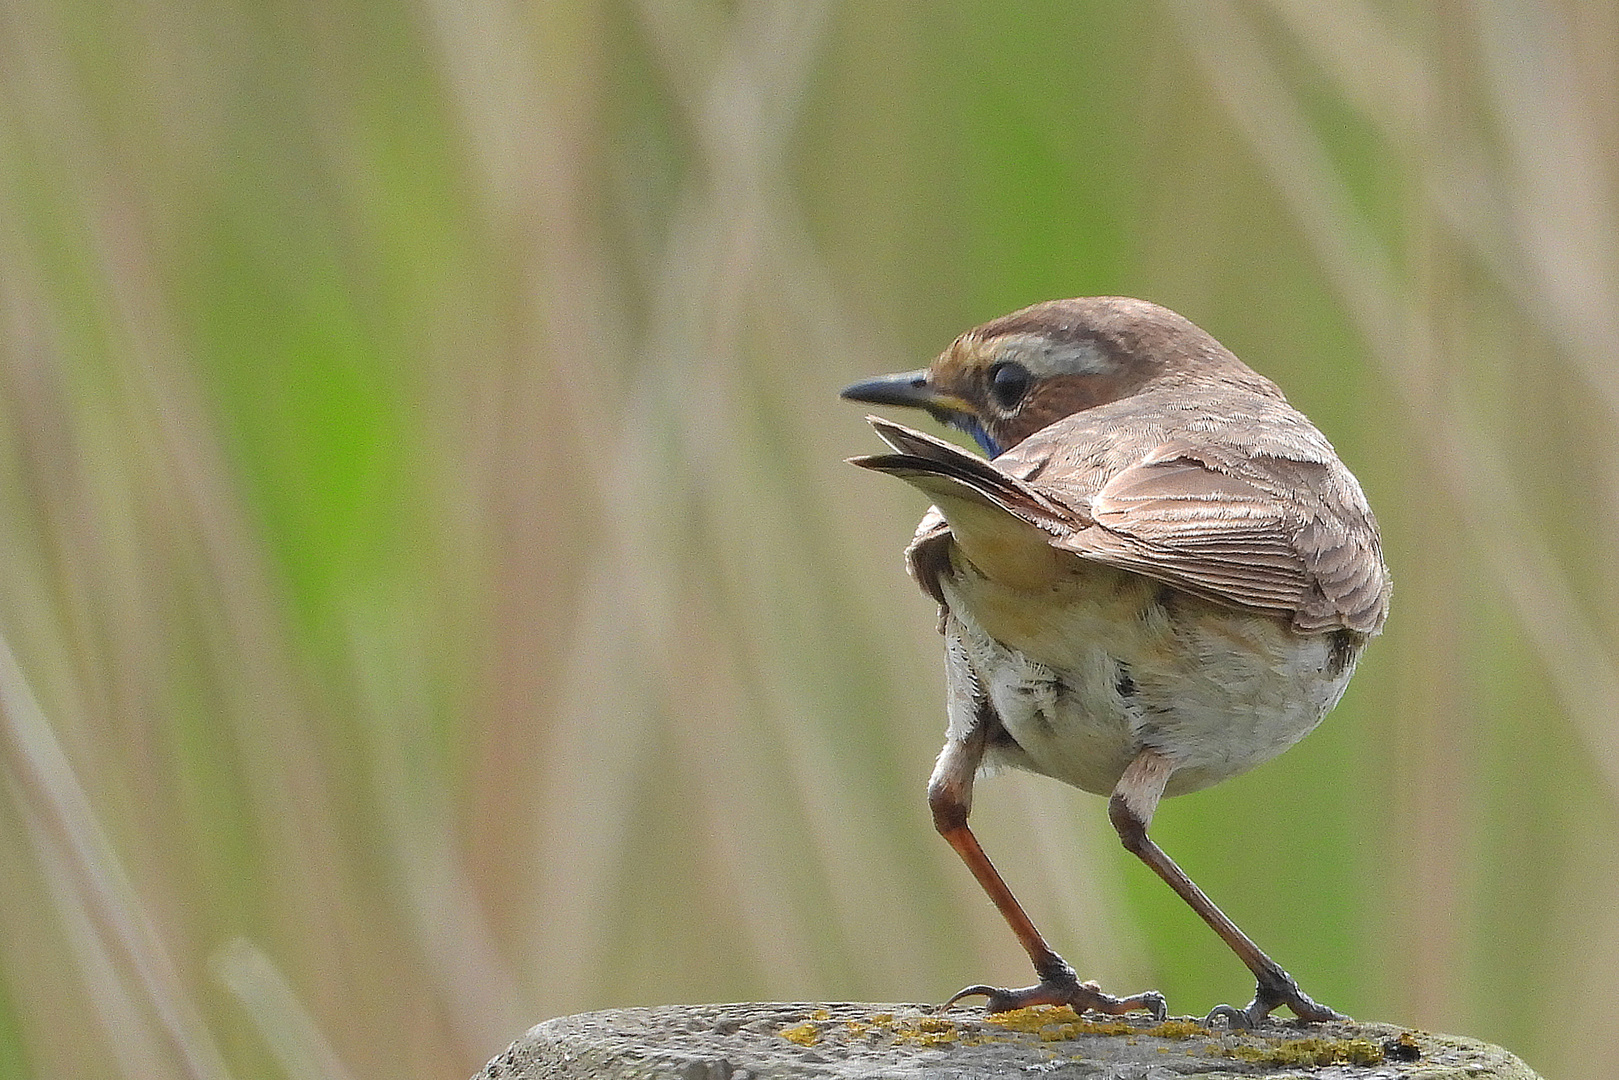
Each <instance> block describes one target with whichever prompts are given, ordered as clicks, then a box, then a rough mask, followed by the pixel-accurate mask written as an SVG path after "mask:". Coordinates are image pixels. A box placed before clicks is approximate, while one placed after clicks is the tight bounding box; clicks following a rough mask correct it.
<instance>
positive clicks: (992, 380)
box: [989, 360, 1032, 409]
mask: <svg viewBox="0 0 1619 1080" xmlns="http://www.w3.org/2000/svg"><path fill="white" fill-rule="evenodd" d="M1031 381H1032V380H1031V378H1030V375H1029V369H1028V368H1026V367H1024V366H1023V365H1022V364H1019V363H1016V362H1014V361H1011V360H1007V361H1003V362H1002V363H999V364H996V365H995V366H994V367H992V368H990V369H989V393H990V396H991V397H993V398H994V399H995V404H997V405H999V406H1000V407H1001V408H1003V409H1011V408H1015V407H1016V406H1017V403H1018V402H1020V401H1022V400H1023V395H1024V394H1027V393H1028V392H1029V383H1030V382H1031Z"/></svg>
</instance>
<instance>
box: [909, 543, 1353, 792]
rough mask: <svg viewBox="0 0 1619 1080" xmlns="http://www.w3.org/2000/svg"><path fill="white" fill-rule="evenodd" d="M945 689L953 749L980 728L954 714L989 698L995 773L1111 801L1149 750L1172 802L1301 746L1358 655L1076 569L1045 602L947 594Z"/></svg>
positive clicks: (1339, 643) (999, 593)
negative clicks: (1156, 755)
mask: <svg viewBox="0 0 1619 1080" xmlns="http://www.w3.org/2000/svg"><path fill="white" fill-rule="evenodd" d="M941 585H942V586H943V589H944V592H945V597H946V600H947V602H948V606H949V608H950V614H951V618H950V619H949V620H948V621H947V633H948V634H949V635H950V637H951V638H952V640H951V642H950V654H951V658H952V659H951V664H950V668H951V670H950V679H951V682H952V693H951V701H952V709H951V737H952V738H957V737H961V736H964V735H965V733H966V728H968V727H970V726H971V725H972V724H974V723H977V722H978V718H976V717H973V716H971V715H968V712H969V711H968V710H964V709H962V708H961V707H959V705H958V703H960V702H964V701H965V700H966V699H967V698H968V697H969V696H970V695H969V693H968V692H967V691H968V687H966V686H961V685H957V684H958V683H960V682H961V681H962V680H964V679H965V680H968V681H969V682H970V683H973V684H976V686H978V687H980V688H982V690H983V691H985V692H986V693H987V694H988V696H989V699H990V701H991V703H992V704H993V705H994V707H995V711H996V713H997V714H998V716H999V719H1000V722H1001V725H1002V726H1003V727H1004V728H1005V731H1006V734H1007V735H1009V736H1010V737H1011V739H1012V740H1013V742H1014V743H1015V745H1010V744H1008V743H1006V742H1005V741H1004V740H1003V741H1001V742H992V743H991V745H990V748H989V753H988V755H987V756H986V765H987V766H989V767H994V766H997V765H1010V766H1014V767H1018V768H1023V769H1028V770H1031V771H1034V772H1038V773H1043V774H1045V775H1047V776H1050V777H1053V778H1055V779H1058V780H1062V781H1064V782H1065V783H1069V784H1072V785H1074V786H1075V787H1078V788H1081V789H1083V790H1085V791H1091V792H1095V793H1097V794H1107V793H1109V792H1111V791H1112V790H1113V787H1114V785H1115V784H1116V783H1117V782H1118V779H1119V776H1120V775H1121V774H1122V773H1123V771H1124V768H1125V766H1126V765H1128V764H1129V763H1130V761H1131V760H1132V759H1134V758H1135V756H1136V755H1137V754H1139V753H1140V752H1141V751H1142V750H1143V749H1146V748H1148V747H1151V748H1153V749H1155V750H1157V751H1159V752H1160V753H1162V754H1164V755H1165V756H1166V757H1168V758H1169V759H1170V760H1171V761H1172V762H1174V764H1175V771H1174V773H1173V774H1172V776H1171V777H1170V780H1169V785H1168V788H1167V789H1166V794H1170V795H1176V794H1181V793H1184V792H1187V791H1196V790H1198V789H1199V788H1204V787H1207V786H1209V785H1210V784H1213V783H1216V782H1218V781H1220V780H1224V779H1226V778H1227V777H1231V776H1235V775H1237V774H1238V773H1242V772H1246V771H1247V770H1248V769H1251V768H1253V767H1254V766H1255V765H1258V764H1260V763H1261V762H1264V761H1268V760H1269V759H1270V758H1273V757H1275V756H1276V755H1277V754H1279V753H1281V752H1282V751H1283V750H1285V749H1287V748H1288V747H1289V746H1292V745H1293V744H1294V743H1296V742H1297V741H1298V740H1299V739H1301V738H1303V737H1304V736H1305V735H1306V734H1307V733H1309V731H1310V730H1311V729H1312V728H1314V727H1315V726H1316V725H1317V724H1318V723H1320V722H1321V718H1322V717H1323V716H1325V715H1326V713H1327V711H1328V710H1329V709H1331V708H1332V706H1333V705H1335V704H1336V703H1337V701H1338V698H1339V696H1340V695H1342V693H1343V691H1344V687H1345V686H1346V685H1347V684H1348V682H1349V676H1350V675H1351V674H1352V673H1353V671H1354V665H1355V660H1356V658H1357V657H1358V655H1359V652H1360V648H1361V641H1360V639H1359V638H1358V637H1354V636H1348V635H1347V634H1346V632H1340V633H1337V634H1332V633H1329V634H1300V633H1297V632H1295V631H1294V630H1292V629H1291V627H1289V625H1288V624H1287V622H1286V621H1285V620H1283V619H1281V618H1278V617H1275V616H1269V615H1264V614H1257V613H1246V612H1240V611H1236V610H1233V609H1231V608H1226V607H1222V606H1219V605H1216V604H1213V603H1210V602H1208V601H1204V600H1201V599H1198V598H1197V597H1193V596H1189V595H1187V594H1185V593H1179V592H1174V591H1172V590H1169V589H1166V588H1165V587H1163V586H1161V585H1159V584H1158V583H1156V582H1153V581H1151V580H1149V579H1147V578H1143V577H1140V576H1139V575H1135V574H1129V573H1125V572H1122V571H1117V570H1112V569H1110V568H1107V567H1102V566H1098V565H1096V564H1093V563H1084V562H1082V561H1080V560H1077V559H1076V560H1075V569H1074V571H1073V573H1072V574H1071V575H1070V578H1069V580H1067V581H1065V582H1063V583H1062V584H1060V585H1059V586H1058V587H1057V588H1056V589H1055V590H1053V592H1052V593H1051V594H1049V595H1041V596H1040V597H1038V598H1036V597H1033V596H1030V595H1029V594H1027V593H1018V592H1015V591H1013V590H1008V589H1005V588H1004V587H1002V586H999V585H996V584H995V583H993V582H991V581H988V580H987V579H985V578H983V577H982V576H981V575H978V574H976V573H974V572H973V571H972V570H971V569H967V570H966V571H965V572H961V573H957V574H955V575H949V574H947V575H944V576H943V577H942V579H941Z"/></svg>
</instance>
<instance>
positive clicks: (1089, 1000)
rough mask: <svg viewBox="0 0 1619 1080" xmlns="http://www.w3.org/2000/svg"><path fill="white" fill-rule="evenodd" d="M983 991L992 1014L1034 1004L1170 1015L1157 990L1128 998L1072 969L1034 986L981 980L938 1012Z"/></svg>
mask: <svg viewBox="0 0 1619 1080" xmlns="http://www.w3.org/2000/svg"><path fill="white" fill-rule="evenodd" d="M980 994H982V995H983V996H984V998H985V999H986V1001H985V1003H984V1007H985V1009H986V1010H987V1011H988V1012H992V1013H1002V1012H1011V1011H1012V1010H1013V1009H1026V1008H1028V1007H1029V1006H1031V1005H1067V1006H1070V1007H1071V1008H1072V1009H1073V1010H1074V1011H1075V1012H1076V1013H1081V1014H1083V1013H1084V1012H1085V1011H1086V1010H1087V1009H1089V1010H1090V1011H1092V1012H1098V1013H1103V1014H1106V1015H1108V1016H1123V1015H1124V1014H1125V1013H1128V1012H1133V1011H1135V1010H1138V1009H1141V1010H1145V1011H1146V1012H1147V1013H1149V1014H1150V1015H1151V1016H1152V1021H1153V1023H1155V1024H1161V1023H1163V1022H1164V1019H1165V1018H1166V1017H1168V1015H1169V1005H1168V1003H1167V1002H1166V1001H1165V1000H1164V995H1162V994H1160V993H1159V992H1158V991H1156V990H1146V991H1143V992H1142V993H1139V994H1131V995H1130V996H1129V997H1122V998H1121V997H1114V996H1113V995H1112V994H1109V993H1106V992H1104V991H1103V990H1102V988H1101V987H1099V986H1097V985H1096V984H1095V983H1094V982H1080V981H1079V980H1078V979H1077V978H1075V977H1074V975H1073V973H1072V972H1069V973H1068V974H1067V975H1066V976H1064V975H1061V974H1058V975H1054V976H1053V975H1048V976H1046V977H1045V978H1043V979H1041V980H1040V982H1038V983H1036V984H1035V985H1034V986H1025V987H1022V988H1021V989H1017V990H1009V989H1006V988H1005V987H999V986H986V985H984V984H982V983H980V984H977V985H974V986H969V987H966V988H965V989H962V990H958V991H956V993H955V994H953V995H951V997H950V1000H949V1001H946V1002H945V1003H944V1004H943V1005H940V1006H939V1011H940V1012H944V1011H945V1010H946V1009H948V1008H950V1007H951V1006H952V1005H954V1004H955V1003H956V1002H958V1001H960V1000H961V999H962V998H967V997H974V996H976V995H980Z"/></svg>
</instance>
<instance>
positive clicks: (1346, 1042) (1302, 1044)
mask: <svg viewBox="0 0 1619 1080" xmlns="http://www.w3.org/2000/svg"><path fill="white" fill-rule="evenodd" d="M1220 1052H1221V1053H1222V1054H1224V1055H1225V1056H1226V1057H1230V1058H1237V1059H1238V1060H1240V1061H1248V1062H1252V1063H1253V1064H1255V1065H1303V1066H1321V1065H1381V1064H1383V1058H1384V1055H1383V1049H1382V1047H1380V1046H1378V1045H1377V1044H1375V1043H1373V1042H1371V1041H1370V1040H1368V1039H1318V1038H1309V1039H1292V1040H1289V1041H1287V1042H1276V1043H1272V1044H1271V1045H1270V1046H1231V1047H1227V1048H1225V1049H1224V1050H1221V1051H1220Z"/></svg>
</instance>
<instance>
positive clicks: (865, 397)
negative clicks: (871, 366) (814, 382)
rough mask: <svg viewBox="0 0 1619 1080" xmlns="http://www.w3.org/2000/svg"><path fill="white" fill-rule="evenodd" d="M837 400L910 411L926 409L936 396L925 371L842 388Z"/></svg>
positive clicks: (888, 376) (924, 369) (935, 400)
mask: <svg viewBox="0 0 1619 1080" xmlns="http://www.w3.org/2000/svg"><path fill="white" fill-rule="evenodd" d="M838 396H839V397H842V398H845V399H847V400H849V401H864V402H865V403H867V404H868V405H905V406H909V407H910V408H913V409H926V408H928V407H929V406H931V405H936V404H937V403H938V394H936V393H935V392H934V390H933V388H932V387H931V386H929V385H928V371H927V368H922V369H921V370H919V371H906V372H902V373H900V374H898V375H879V376H877V377H876V378H875V379H867V380H865V381H864V382H857V383H855V384H854V385H853V386H846V387H844V389H843V393H841V394H840V395H838Z"/></svg>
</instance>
